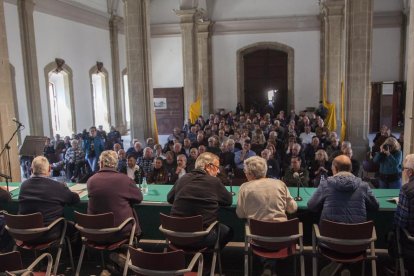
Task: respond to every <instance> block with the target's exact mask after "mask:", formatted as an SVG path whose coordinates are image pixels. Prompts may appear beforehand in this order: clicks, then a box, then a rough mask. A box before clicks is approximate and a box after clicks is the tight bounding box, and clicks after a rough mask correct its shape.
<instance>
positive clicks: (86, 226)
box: [75, 211, 118, 242]
mask: <svg viewBox="0 0 414 276" xmlns="http://www.w3.org/2000/svg"><path fill="white" fill-rule="evenodd" d="M75 222H76V225H75V227H76V228H77V229H78V230H79V232H80V233H81V235H82V236H83V237H85V238H86V239H88V240H90V241H96V242H105V241H107V240H109V239H110V238H111V237H112V236H113V235H114V234H116V233H117V232H118V230H117V229H116V228H114V227H115V225H114V224H115V219H114V214H113V213H104V214H97V215H89V214H82V213H79V212H76V211H75ZM111 228H114V229H113V230H112V231H100V230H101V229H108V230H109V229H111Z"/></svg>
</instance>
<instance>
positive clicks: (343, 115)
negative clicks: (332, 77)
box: [341, 82, 346, 141]
mask: <svg viewBox="0 0 414 276" xmlns="http://www.w3.org/2000/svg"><path fill="white" fill-rule="evenodd" d="M345 138H346V122H345V88H344V82H341V141H344V140H345Z"/></svg>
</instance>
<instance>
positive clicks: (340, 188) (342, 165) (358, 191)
mask: <svg viewBox="0 0 414 276" xmlns="http://www.w3.org/2000/svg"><path fill="white" fill-rule="evenodd" d="M351 171H352V163H351V160H350V159H349V157H348V156H346V155H339V156H338V157H336V158H335V159H334V160H333V162H332V173H333V176H331V177H328V178H327V179H325V180H321V182H320V184H319V186H318V189H317V190H316V191H315V193H314V194H313V195H312V197H311V198H310V200H309V201H308V208H309V210H311V211H314V212H319V211H322V213H321V220H322V219H326V220H330V221H335V222H342V223H362V222H365V221H366V220H367V210H374V211H376V210H378V208H379V203H378V201H377V199H376V198H375V196H374V194H373V192H372V190H371V188H370V187H369V185H368V184H367V183H366V182H363V181H362V179H361V178H359V177H356V176H354V175H353V174H352V173H351ZM337 266H338V264H337V263H335V262H332V263H330V264H329V265H327V266H326V267H324V268H323V269H322V270H321V272H320V275H322V276H325V275H331V274H332V272H333V271H334V270H336V269H337ZM341 275H350V274H349V271H347V270H344V271H343V272H342V274H341Z"/></svg>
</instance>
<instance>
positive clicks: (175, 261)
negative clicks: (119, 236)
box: [129, 247, 186, 271]
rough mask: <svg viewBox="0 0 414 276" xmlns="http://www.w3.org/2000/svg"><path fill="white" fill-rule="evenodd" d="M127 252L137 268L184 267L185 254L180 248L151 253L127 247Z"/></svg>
mask: <svg viewBox="0 0 414 276" xmlns="http://www.w3.org/2000/svg"><path fill="white" fill-rule="evenodd" d="M129 253H130V254H131V263H132V265H133V266H136V267H139V268H143V269H148V270H154V271H174V270H180V269H185V268H186V264H185V254H184V251H182V250H177V251H170V252H165V253H153V252H145V251H143V250H142V249H140V248H138V249H135V248H132V247H129Z"/></svg>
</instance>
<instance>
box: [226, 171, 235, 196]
mask: <svg viewBox="0 0 414 276" xmlns="http://www.w3.org/2000/svg"><path fill="white" fill-rule="evenodd" d="M228 177H229V180H230V193H231V195H233V196H234V195H236V193H235V192H233V178H234V172H233V169H232V170H231V171H230V172H229V173H228Z"/></svg>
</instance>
